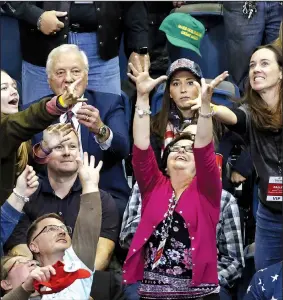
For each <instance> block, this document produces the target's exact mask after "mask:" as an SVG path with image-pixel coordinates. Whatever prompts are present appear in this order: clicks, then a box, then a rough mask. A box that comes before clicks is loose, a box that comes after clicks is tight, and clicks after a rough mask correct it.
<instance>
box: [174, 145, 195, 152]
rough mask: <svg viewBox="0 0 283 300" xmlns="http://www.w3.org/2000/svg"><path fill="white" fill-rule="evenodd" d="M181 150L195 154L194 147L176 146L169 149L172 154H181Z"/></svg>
mask: <svg viewBox="0 0 283 300" xmlns="http://www.w3.org/2000/svg"><path fill="white" fill-rule="evenodd" d="M181 149H184V150H185V151H186V152H190V153H192V152H193V145H187V146H179V145H175V146H172V147H169V150H170V152H179V151H180V150H181Z"/></svg>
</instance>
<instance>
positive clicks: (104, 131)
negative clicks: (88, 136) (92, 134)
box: [97, 125, 108, 139]
mask: <svg viewBox="0 0 283 300" xmlns="http://www.w3.org/2000/svg"><path fill="white" fill-rule="evenodd" d="M107 131H108V126H106V125H102V126H101V127H100V128H99V130H98V134H97V137H98V138H100V139H101V138H104V137H105V136H106V134H107Z"/></svg>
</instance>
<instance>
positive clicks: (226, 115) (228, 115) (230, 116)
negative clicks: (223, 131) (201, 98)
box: [211, 104, 237, 125]
mask: <svg viewBox="0 0 283 300" xmlns="http://www.w3.org/2000/svg"><path fill="white" fill-rule="evenodd" d="M211 107H212V109H213V110H214V112H215V115H214V117H215V118H216V119H218V120H219V121H220V122H222V123H224V124H225V125H235V124H237V116H236V115H235V114H234V113H233V112H232V111H231V110H230V109H229V108H228V107H226V106H222V105H214V104H213V105H211Z"/></svg>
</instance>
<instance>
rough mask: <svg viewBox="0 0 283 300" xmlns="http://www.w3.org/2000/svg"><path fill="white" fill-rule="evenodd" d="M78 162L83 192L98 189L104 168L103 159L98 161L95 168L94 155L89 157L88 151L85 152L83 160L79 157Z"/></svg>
mask: <svg viewBox="0 0 283 300" xmlns="http://www.w3.org/2000/svg"><path fill="white" fill-rule="evenodd" d="M77 162H78V165H79V168H78V173H79V178H80V181H81V184H82V188H83V193H86V191H85V190H88V191H89V190H90V189H94V190H96V191H98V183H99V178H100V170H101V168H102V164H103V163H102V161H100V162H99V163H98V165H97V166H96V168H95V158H94V156H93V155H91V156H90V160H89V159H88V153H87V152H84V158H83V161H82V160H81V159H80V158H79V157H78V158H77Z"/></svg>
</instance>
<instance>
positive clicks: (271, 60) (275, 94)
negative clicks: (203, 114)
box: [213, 45, 283, 270]
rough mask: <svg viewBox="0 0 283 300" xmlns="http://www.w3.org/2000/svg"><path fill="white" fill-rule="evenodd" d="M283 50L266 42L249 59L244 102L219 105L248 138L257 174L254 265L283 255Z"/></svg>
mask: <svg viewBox="0 0 283 300" xmlns="http://www.w3.org/2000/svg"><path fill="white" fill-rule="evenodd" d="M282 97H283V85H282V50H281V49H280V48H277V47H276V46H274V45H265V46H261V47H258V48H256V49H255V50H254V52H253V54H252V57H251V59H250V70H249V82H248V83H247V88H246V92H245V94H244V97H243V105H242V106H241V107H239V108H238V109H233V110H230V109H229V108H227V107H224V106H214V107H213V110H214V112H215V115H214V116H215V117H216V118H218V120H220V121H221V122H223V123H224V124H226V125H229V126H228V128H229V129H230V130H233V131H235V132H237V133H239V134H241V136H242V137H243V139H244V140H245V142H246V143H247V145H248V146H249V148H250V152H251V157H252V159H253V162H254V165H255V168H256V171H257V175H258V180H259V181H258V186H259V189H258V198H259V201H260V204H259V207H258V211H257V222H256V236H255V267H256V269H257V270H260V269H263V268H266V267H268V266H269V265H272V264H275V263H277V262H279V261H281V260H282V259H283V255H282V253H283V228H282V161H283V150H282V142H283V140H282V125H283V124H282Z"/></svg>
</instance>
